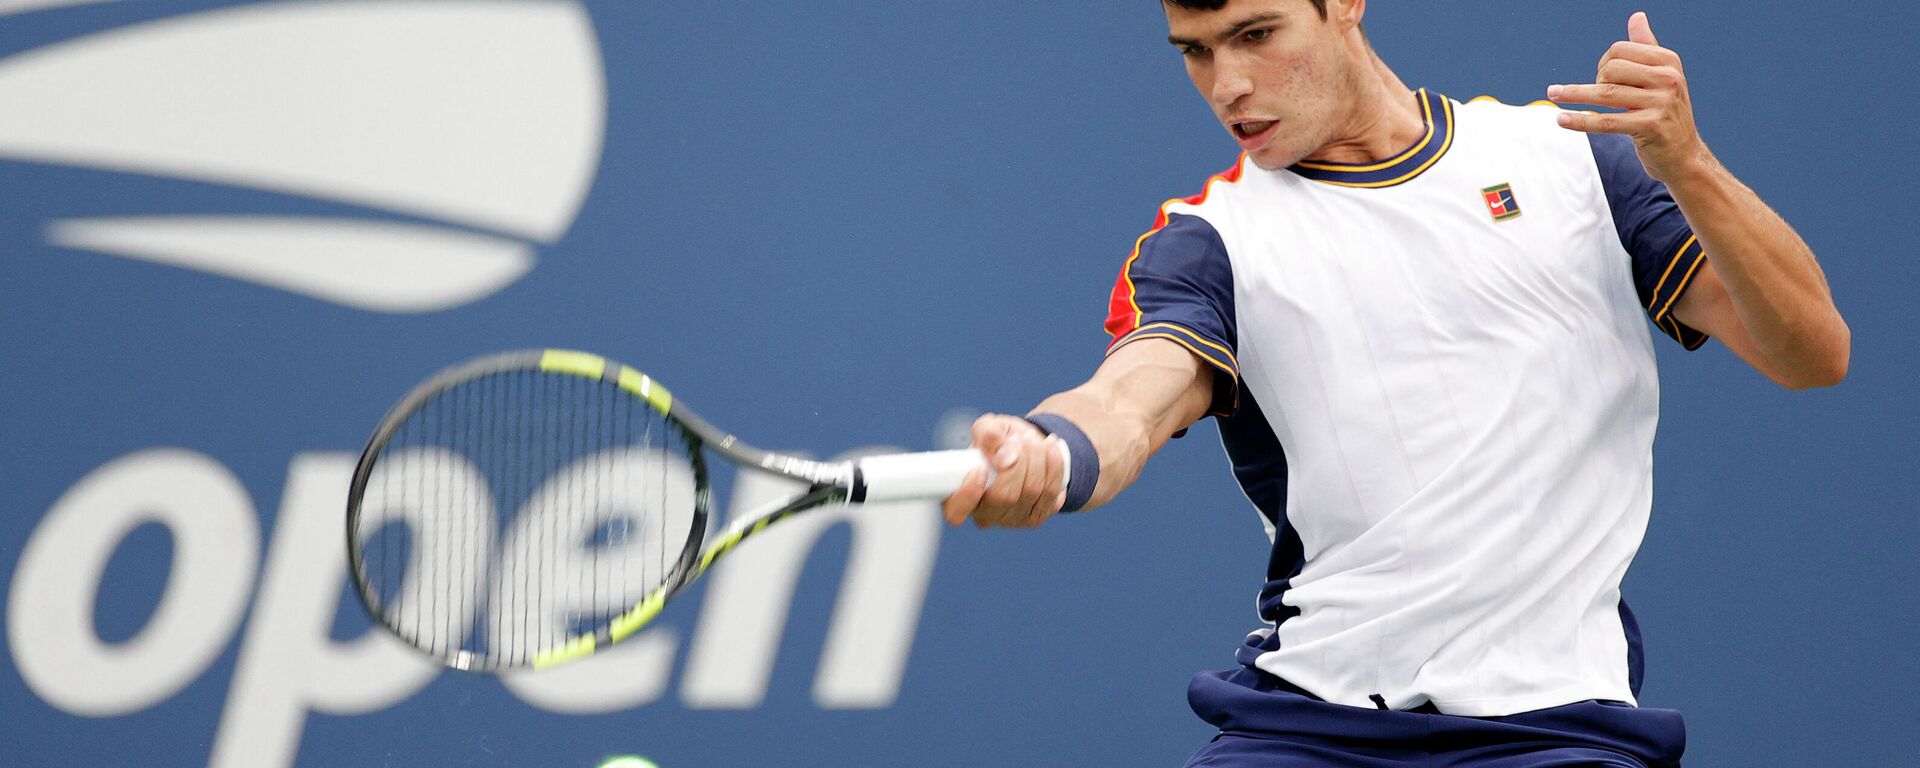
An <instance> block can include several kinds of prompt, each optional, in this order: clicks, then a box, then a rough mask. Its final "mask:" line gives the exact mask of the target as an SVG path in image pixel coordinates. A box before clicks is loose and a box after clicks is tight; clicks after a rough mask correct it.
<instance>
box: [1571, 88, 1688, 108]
mask: <svg viewBox="0 0 1920 768" xmlns="http://www.w3.org/2000/svg"><path fill="white" fill-rule="evenodd" d="M1547 98H1549V99H1552V100H1553V102H1554V103H1556V104H1592V105H1594V106H1599V107H1614V108H1617V109H1645V108H1647V107H1653V106H1659V105H1660V103H1661V102H1662V101H1663V100H1664V97H1663V96H1662V95H1661V94H1659V93H1657V92H1655V91H1652V90H1648V89H1646V88H1640V87H1637V86H1631V85H1621V84H1619V83H1587V84H1582V85H1554V86H1548V87H1547Z"/></svg>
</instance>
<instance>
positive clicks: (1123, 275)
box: [1106, 153, 1247, 349]
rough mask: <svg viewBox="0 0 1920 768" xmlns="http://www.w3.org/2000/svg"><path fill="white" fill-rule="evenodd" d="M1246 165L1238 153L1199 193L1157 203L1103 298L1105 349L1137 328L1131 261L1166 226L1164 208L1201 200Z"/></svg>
mask: <svg viewBox="0 0 1920 768" xmlns="http://www.w3.org/2000/svg"><path fill="white" fill-rule="evenodd" d="M1246 165H1247V156H1246V154H1244V153H1242V154H1241V155H1240V159H1239V160H1237V161H1235V162H1234V164H1233V167H1232V168H1228V169H1227V170H1225V171H1222V172H1220V173H1218V174H1215V175H1214V176H1212V177H1211V178H1209V179H1207V183H1206V185H1205V186H1202V187H1201V188H1200V194H1197V195H1194V196H1192V197H1179V198H1174V199H1172V200H1168V201H1166V202H1164V203H1161V204H1160V214H1159V215H1158V216H1156V217H1155V218H1154V220H1153V228H1152V229H1149V230H1147V232H1146V234H1144V235H1141V236H1140V239H1138V240H1135V241H1133V253H1131V254H1128V255H1127V261H1126V263H1125V264H1123V265H1121V267H1120V278H1119V279H1118V280H1115V281H1114V283H1113V295H1112V297H1111V298H1109V299H1108V301H1107V323H1106V327H1107V335H1108V336H1111V337H1113V341H1112V342H1111V343H1109V344H1108V345H1107V348H1108V349H1112V348H1113V347H1114V346H1116V345H1118V343H1119V341H1120V339H1121V338H1122V337H1125V336H1126V335H1127V334H1130V333H1133V332H1134V331H1136V330H1139V328H1140V318H1141V314H1142V313H1141V312H1140V303H1139V301H1138V300H1137V298H1138V297H1137V295H1136V294H1137V291H1136V289H1135V288H1134V285H1133V264H1134V262H1136V261H1139V260H1140V250H1141V248H1142V247H1143V246H1145V245H1146V242H1147V238H1149V237H1153V234H1154V233H1155V232H1159V231H1160V230H1162V229H1165V228H1166V226H1167V208H1168V207H1169V206H1171V205H1173V204H1174V203H1186V204H1188V205H1200V204H1202V203H1205V202H1206V201H1207V196H1208V195H1209V194H1212V192H1213V183H1214V182H1216V181H1222V182H1226V183H1228V184H1234V183H1237V182H1239V181H1240V174H1241V172H1242V170H1243V169H1244V168H1246Z"/></svg>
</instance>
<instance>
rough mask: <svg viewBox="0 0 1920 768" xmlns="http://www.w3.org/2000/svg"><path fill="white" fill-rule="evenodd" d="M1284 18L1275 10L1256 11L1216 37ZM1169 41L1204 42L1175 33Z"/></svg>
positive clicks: (1232, 34) (1225, 37) (1183, 42)
mask: <svg viewBox="0 0 1920 768" xmlns="http://www.w3.org/2000/svg"><path fill="white" fill-rule="evenodd" d="M1283 18H1286V17H1285V16H1284V15H1282V14H1280V13H1276V12H1274V11H1266V12H1264V13H1256V14H1254V15H1252V16H1248V17H1246V18H1244V19H1241V20H1240V21H1238V22H1236V23H1235V24H1234V25H1233V26H1231V27H1228V28H1227V29H1226V31H1225V32H1221V33H1220V34H1218V35H1215V36H1214V39H1215V40H1227V39H1230V38H1232V37H1233V36H1234V35H1238V34H1240V33H1241V32H1244V31H1246V29H1247V28H1248V27H1251V26H1254V25H1256V24H1265V23H1267V22H1269V21H1279V20H1280V19H1283ZM1167 42H1169V43H1172V44H1174V45H1188V46H1197V45H1201V44H1202V43H1201V42H1200V41H1199V40H1193V39H1189V38H1185V37H1175V36H1173V35H1168V36H1167Z"/></svg>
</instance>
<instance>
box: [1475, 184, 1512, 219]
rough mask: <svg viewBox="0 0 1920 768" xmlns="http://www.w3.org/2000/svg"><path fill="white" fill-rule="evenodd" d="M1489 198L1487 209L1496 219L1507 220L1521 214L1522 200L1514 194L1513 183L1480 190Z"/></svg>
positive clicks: (1482, 194)
mask: <svg viewBox="0 0 1920 768" xmlns="http://www.w3.org/2000/svg"><path fill="white" fill-rule="evenodd" d="M1480 194H1481V196H1483V197H1485V198H1486V200H1487V211H1488V212H1490V213H1492V214H1493V220H1494V221H1506V220H1507V219H1511V218H1514V217H1517V216H1519V215H1520V200H1519V198H1516V197H1514V196H1513V185H1512V184H1500V185H1496V186H1492V187H1487V188H1486V189H1483V190H1480Z"/></svg>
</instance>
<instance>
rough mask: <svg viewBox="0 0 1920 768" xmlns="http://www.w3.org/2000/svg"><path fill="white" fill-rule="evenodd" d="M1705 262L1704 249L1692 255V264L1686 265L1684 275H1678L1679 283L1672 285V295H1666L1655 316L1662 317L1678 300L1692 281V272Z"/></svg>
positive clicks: (1705, 253)
mask: <svg viewBox="0 0 1920 768" xmlns="http://www.w3.org/2000/svg"><path fill="white" fill-rule="evenodd" d="M1676 263H1678V262H1676ZM1705 263H1707V252H1706V251H1701V252H1700V254H1699V255H1698V256H1695V257H1693V265H1692V266H1689V267H1687V273H1686V274H1685V275H1682V276H1680V283H1679V284H1678V285H1675V286H1674V287H1673V295H1672V296H1669V297H1667V303H1666V304H1664V305H1661V307H1660V313H1659V314H1657V315H1654V317H1655V318H1662V317H1666V316H1667V312H1668V311H1669V310H1671V309H1673V303H1674V302H1676V301H1679V300H1680V297H1681V296H1682V295H1684V294H1685V293H1686V292H1687V286H1688V285H1689V284H1691V283H1693V275H1694V273H1696V272H1699V271H1700V265H1702V264H1705ZM1675 322H1676V323H1677V322H1678V321H1675Z"/></svg>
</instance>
